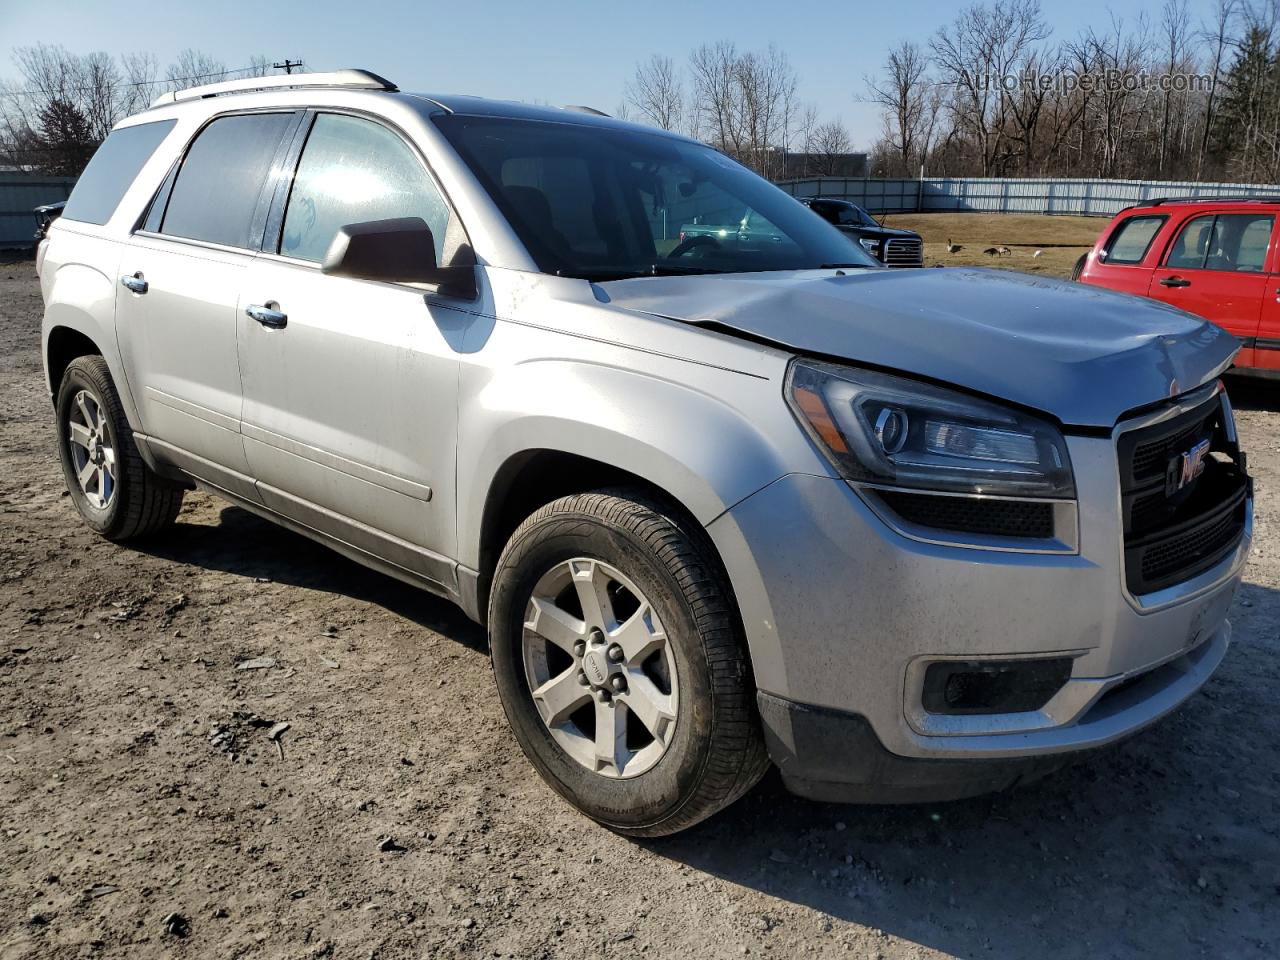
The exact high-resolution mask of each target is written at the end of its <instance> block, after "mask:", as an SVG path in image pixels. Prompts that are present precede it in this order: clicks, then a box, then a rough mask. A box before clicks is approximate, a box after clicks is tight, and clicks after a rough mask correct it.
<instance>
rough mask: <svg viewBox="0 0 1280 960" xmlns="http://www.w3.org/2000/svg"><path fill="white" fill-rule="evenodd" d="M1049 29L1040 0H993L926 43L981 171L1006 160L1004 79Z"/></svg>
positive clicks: (960, 17) (964, 13)
mask: <svg viewBox="0 0 1280 960" xmlns="http://www.w3.org/2000/svg"><path fill="white" fill-rule="evenodd" d="M1048 35H1049V28H1048V26H1047V25H1046V24H1045V22H1044V18H1043V16H1042V15H1041V13H1040V3H1039V0H994V2H993V3H990V4H986V3H977V4H974V5H973V6H971V7H968V8H966V9H964V10H962V11H961V12H960V14H959V15H958V16H957V17H956V19H955V20H954V21H953V22H952V23H951V24H950V25H949V26H944V27H941V28H940V29H939V30H938V32H937V33H936V34H934V37H933V39H932V40H931V41H930V43H929V48H930V50H931V51H932V52H933V57H934V61H935V63H936V64H937V66H938V69H939V71H940V72H941V73H942V79H943V82H945V83H947V84H949V85H950V86H951V87H952V90H953V93H952V97H951V101H950V104H949V107H950V110H951V112H952V115H953V116H954V118H955V123H956V125H957V127H959V128H961V129H962V130H965V131H967V133H968V135H969V137H970V138H971V140H972V142H973V144H974V146H975V148H976V149H977V152H978V157H979V160H980V163H981V169H982V175H983V176H991V175H993V174H994V173H996V172H998V170H999V168H1001V167H1002V166H1003V164H1004V162H1005V161H1006V160H1007V149H1006V146H1005V140H1006V135H1007V128H1006V120H1007V119H1008V115H1009V106H1010V98H1009V96H1008V93H1007V88H1006V84H1007V83H1008V82H1009V78H1015V77H1016V75H1017V68H1018V65H1019V63H1020V61H1023V60H1024V59H1025V57H1026V55H1027V54H1028V53H1029V51H1030V50H1031V49H1032V47H1033V46H1034V45H1035V44H1037V43H1039V42H1040V41H1041V40H1043V39H1045V38H1046V37H1047V36H1048Z"/></svg>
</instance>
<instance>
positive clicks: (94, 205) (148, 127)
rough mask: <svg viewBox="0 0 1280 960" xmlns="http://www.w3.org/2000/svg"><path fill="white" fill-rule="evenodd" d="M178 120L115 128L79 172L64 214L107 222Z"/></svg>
mask: <svg viewBox="0 0 1280 960" xmlns="http://www.w3.org/2000/svg"><path fill="white" fill-rule="evenodd" d="M175 123H177V121H176V120H157V121H156V122H155V123H139V124H135V125H134V126H132V127H121V128H120V129H119V130H115V131H112V133H111V135H110V136H108V137H107V139H106V140H104V141H103V142H102V146H100V147H99V148H98V152H97V153H95V154H94V155H93V159H92V160H90V161H89V165H88V166H87V167H85V168H84V173H82V174H80V179H79V180H78V181H76V186H75V189H74V190H72V191H71V197H70V199H68V200H67V206H66V208H65V209H64V210H63V211H62V216H63V217H64V218H66V219H67V220H79V221H80V222H81V223H96V224H99V225H101V224H104V223H106V222H107V221H108V220H110V219H111V215H112V214H113V213H115V212H116V207H117V206H118V205H119V204H120V199H121V197H123V196H124V194H125V191H126V190H128V189H129V185H130V184H132V183H133V179H134V177H136V176H137V175H138V171H139V170H141V169H142V165H143V164H145V163H146V162H147V161H148V160H150V159H151V155H152V154H153V153H155V152H156V147H158V146H160V141H161V140H163V139H164V138H165V137H166V136H168V135H169V131H170V130H172V129H173V125H174V124H175Z"/></svg>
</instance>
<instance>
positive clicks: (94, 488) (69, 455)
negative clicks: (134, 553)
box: [57, 356, 183, 540]
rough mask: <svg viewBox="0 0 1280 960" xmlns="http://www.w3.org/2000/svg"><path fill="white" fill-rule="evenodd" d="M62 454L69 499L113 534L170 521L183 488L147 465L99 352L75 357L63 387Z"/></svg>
mask: <svg viewBox="0 0 1280 960" xmlns="http://www.w3.org/2000/svg"><path fill="white" fill-rule="evenodd" d="M57 418H58V455H59V458H60V459H61V461H62V472H63V474H64V475H65V476H66V480H67V490H68V491H69V492H70V494H71V500H72V502H74V503H75V505H76V509H77V510H79V511H80V515H81V516H82V517H83V518H84V520H85V522H86V523H88V524H89V526H91V527H92V528H93V529H94V530H96V531H98V532H99V533H101V534H102V535H103V536H104V537H107V538H108V539H110V540H129V539H133V538H136V537H145V536H148V535H150V534H153V533H156V532H158V531H160V530H162V529H164V528H165V527H167V526H169V525H170V524H171V523H173V520H174V518H175V517H177V515H178V510H179V509H180V508H181V506H182V495H183V491H182V488H181V487H178V486H176V485H175V484H173V483H171V482H170V481H168V480H165V479H164V478H163V477H160V476H158V475H157V474H155V473H154V472H152V470H151V468H150V467H148V466H147V465H146V463H145V462H144V461H143V459H142V455H141V454H140V453H138V447H137V445H136V444H135V443H134V440H133V430H132V429H130V427H129V421H128V420H127V419H126V418H125V415H124V408H123V407H122V406H121V404H120V397H119V395H118V394H117V393H116V388H115V384H114V382H112V379H111V372H110V370H108V368H107V364H106V361H105V360H103V359H102V358H101V357H96V356H87V357H77V358H76V359H75V360H72V361H71V363H70V364H68V365H67V369H66V372H65V373H64V374H63V375H62V383H61V385H60V386H59V388H58V399H57Z"/></svg>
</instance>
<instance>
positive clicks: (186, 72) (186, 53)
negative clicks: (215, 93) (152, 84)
mask: <svg viewBox="0 0 1280 960" xmlns="http://www.w3.org/2000/svg"><path fill="white" fill-rule="evenodd" d="M229 72H230V71H228V70H227V65H226V64H225V63H223V62H222V61H221V60H218V59H215V58H214V57H211V56H208V55H207V54H204V53H201V52H200V51H199V50H192V49H191V48H190V47H188V48H187V49H186V50H183V51H182V52H181V53H180V54H178V58H177V59H176V60H174V62H173V63H171V64H169V68H168V69H167V70H166V71H165V74H164V76H165V80H166V81H167V82H168V87H169V89H170V90H182V89H184V88H186V87H195V86H199V85H200V84H202V83H213V82H216V81H218V80H221V79H222V78H223V77H225V76H226V75H227V74H228V73H229Z"/></svg>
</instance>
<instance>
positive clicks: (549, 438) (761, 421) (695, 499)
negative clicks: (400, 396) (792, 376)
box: [458, 358, 828, 569]
mask: <svg viewBox="0 0 1280 960" xmlns="http://www.w3.org/2000/svg"><path fill="white" fill-rule="evenodd" d="M651 365H652V366H654V367H658V368H662V367H664V366H666V367H671V368H672V369H669V370H667V371H665V373H666V374H668V375H664V371H662V370H660V369H659V370H658V371H653V370H648V371H644V372H641V371H638V370H636V369H634V368H630V367H621V366H616V365H612V364H609V363H604V362H589V361H583V360H567V359H546V360H538V361H531V362H526V363H520V364H516V365H513V366H511V367H507V368H504V369H502V370H500V371H488V373H489V374H490V376H489V379H487V381H486V382H484V383H483V385H481V386H479V387H478V389H476V390H475V391H474V393H471V394H470V395H468V391H467V389H466V387H465V385H464V391H463V397H462V405H461V408H460V416H461V423H460V425H459V426H460V429H459V438H460V443H459V455H458V464H459V470H460V475H459V482H458V492H459V493H458V497H459V502H458V541H459V552H460V557H459V559H460V561H461V562H462V563H463V564H464V565H465V566H468V567H471V568H473V569H478V566H479V563H480V540H481V533H482V526H483V518H484V508H485V502H486V498H487V495H488V491H489V489H490V488H491V486H492V484H493V482H494V478H495V477H496V476H497V475H498V473H499V471H500V470H501V469H502V468H503V466H504V464H506V463H507V462H508V461H509V460H510V459H511V458H512V457H516V456H520V455H522V454H524V453H525V452H528V451H532V450H553V451H559V452H563V453H568V454H574V455H577V456H580V457H584V458H587V459H590V460H595V461H599V462H602V463H605V464H608V465H609V466H612V467H616V468H619V469H621V470H625V471H627V472H628V473H632V474H634V475H636V476H638V477H641V478H642V479H644V480H646V481H647V482H649V483H651V484H653V485H654V486H656V487H658V488H659V489H661V490H664V491H665V492H666V493H668V494H669V495H670V496H671V497H673V498H675V499H676V500H677V501H679V502H680V504H681V505H683V506H684V507H685V509H687V510H688V511H689V512H690V513H691V514H692V515H693V516H694V517H695V518H696V519H697V520H698V522H700V523H702V524H703V525H704V526H705V525H706V524H709V523H710V522H711V521H712V520H714V519H715V518H716V517H717V516H719V515H720V514H721V513H723V512H724V511H725V510H727V509H729V508H730V507H731V506H733V505H734V504H735V503H737V502H738V501H740V500H742V499H744V498H745V497H747V496H750V495H751V494H752V493H753V492H755V491H756V490H759V489H760V488H761V487H763V486H765V485H766V484H768V483H770V482H772V481H773V480H775V479H777V478H778V477H780V476H782V475H783V474H784V473H787V472H794V471H795V470H797V469H799V470H801V471H804V472H818V473H827V472H828V468H827V467H826V466H825V464H824V463H823V462H822V461H820V460H819V459H818V457H817V455H816V454H815V453H814V451H813V450H812V449H811V448H810V447H809V446H808V443H807V441H806V440H805V439H804V438H803V436H802V434H801V432H800V430H799V428H798V427H797V426H796V424H795V422H794V420H793V419H792V417H791V415H790V413H789V412H788V411H787V409H786V405H785V403H784V402H783V398H782V391H781V386H780V381H779V380H777V379H772V378H765V377H761V376H757V375H752V374H744V373H739V372H736V371H732V370H723V369H715V368H710V367H706V366H703V365H698V366H696V367H694V366H693V365H691V364H687V363H683V362H681V361H677V360H667V361H663V360H661V359H659V358H654V359H653V360H652V362H651ZM674 372H682V373H684V374H685V376H686V377H687V378H688V380H677V379H675V378H674V377H673V376H670V375H669V374H670V373H674ZM691 374H693V375H692V376H691ZM695 380H696V385H694V383H693V382H692V381H695ZM464 471H465V472H466V473H465V474H464V473H463V472H464ZM466 474H469V475H466Z"/></svg>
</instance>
